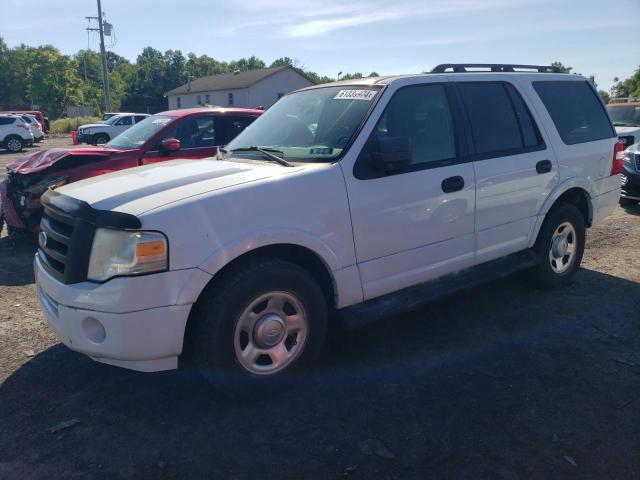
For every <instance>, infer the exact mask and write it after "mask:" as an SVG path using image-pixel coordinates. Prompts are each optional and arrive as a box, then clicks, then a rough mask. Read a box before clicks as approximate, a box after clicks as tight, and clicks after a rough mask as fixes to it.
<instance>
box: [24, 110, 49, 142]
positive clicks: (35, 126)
mask: <svg viewBox="0 0 640 480" xmlns="http://www.w3.org/2000/svg"><path fill="white" fill-rule="evenodd" d="M20 117H21V118H22V119H23V120H24V121H25V122H27V123H28V124H29V127H30V128H31V133H33V141H34V142H36V143H37V142H41V141H42V140H43V139H44V132H43V131H42V126H41V125H40V122H38V119H37V118H36V117H35V116H34V115H20Z"/></svg>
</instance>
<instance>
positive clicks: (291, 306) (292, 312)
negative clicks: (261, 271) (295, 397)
mask: <svg viewBox="0 0 640 480" xmlns="http://www.w3.org/2000/svg"><path fill="white" fill-rule="evenodd" d="M308 333H309V324H308V320H307V313H306V312H305V310H304V307H303V306H302V303H301V302H300V300H298V299H297V298H296V297H295V296H294V295H292V294H291V293H288V292H282V291H273V292H269V293H265V294H264V295H260V296H259V297H257V298H256V299H254V300H252V301H251V302H250V303H249V305H248V306H247V307H246V308H245V309H244V310H243V311H242V313H241V314H240V316H239V318H238V322H237V324H236V328H235V333H234V349H235V354H236V359H237V361H238V362H239V363H240V365H241V366H242V367H244V368H245V369H246V370H248V371H249V372H251V373H254V374H257V375H271V374H274V373H276V372H279V371H281V370H283V369H284V368H286V367H288V366H289V365H291V363H293V362H294V361H295V360H296V359H297V358H298V357H299V356H300V354H301V353H302V351H303V350H304V347H305V344H306V341H307V336H308Z"/></svg>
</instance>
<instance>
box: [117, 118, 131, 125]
mask: <svg viewBox="0 0 640 480" xmlns="http://www.w3.org/2000/svg"><path fill="white" fill-rule="evenodd" d="M131 123H132V118H131V117H129V116H127V117H121V118H120V120H118V121H117V122H116V125H131Z"/></svg>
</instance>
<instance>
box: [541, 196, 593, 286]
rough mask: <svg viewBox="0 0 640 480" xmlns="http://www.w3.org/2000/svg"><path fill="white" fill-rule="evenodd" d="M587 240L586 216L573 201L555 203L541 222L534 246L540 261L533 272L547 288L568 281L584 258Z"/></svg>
mask: <svg viewBox="0 0 640 480" xmlns="http://www.w3.org/2000/svg"><path fill="white" fill-rule="evenodd" d="M584 244H585V224H584V217H583V216H582V213H580V210H578V208H577V207H575V206H574V205H572V204H568V203H561V204H560V205H557V206H555V207H554V208H553V209H552V210H551V211H549V213H548V214H547V217H546V219H545V221H544V223H543V224H542V228H541V229H540V233H539V234H538V239H537V240H536V244H535V246H534V247H533V249H534V251H535V252H536V253H537V256H538V259H539V263H538V266H537V267H535V268H534V269H533V270H532V272H531V274H532V278H533V280H534V281H535V282H536V283H537V284H538V285H539V286H541V287H544V288H558V287H562V286H564V285H567V284H568V283H569V282H570V281H571V279H572V278H573V276H574V275H575V274H576V272H577V270H578V268H579V267H580V262H581V261H582V255H583V253H584Z"/></svg>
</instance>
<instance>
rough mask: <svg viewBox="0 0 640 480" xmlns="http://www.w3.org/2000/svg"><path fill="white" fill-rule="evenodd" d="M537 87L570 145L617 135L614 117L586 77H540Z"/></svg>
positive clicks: (564, 139)
mask: <svg viewBox="0 0 640 480" xmlns="http://www.w3.org/2000/svg"><path fill="white" fill-rule="evenodd" d="M533 88H535V90H536V92H537V93H538V95H539V96H540V99H541V100H542V103H544V106H545V108H546V109H547V111H548V112H549V115H550V116H551V119H552V120H553V123H554V125H555V126H556V129H557V130H558V134H559V135H560V138H562V141H563V142H564V143H566V144H567V145H573V144H576V143H584V142H593V141H595V140H602V139H604V138H611V137H613V136H615V131H614V130H613V127H612V125H611V121H610V120H609V117H608V116H607V114H606V112H605V109H604V107H603V105H602V102H601V101H600V99H599V98H598V97H597V94H596V92H595V91H594V89H593V87H592V86H591V85H590V84H589V83H588V82H586V81H571V82H569V81H557V80H556V81H539V82H533Z"/></svg>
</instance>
